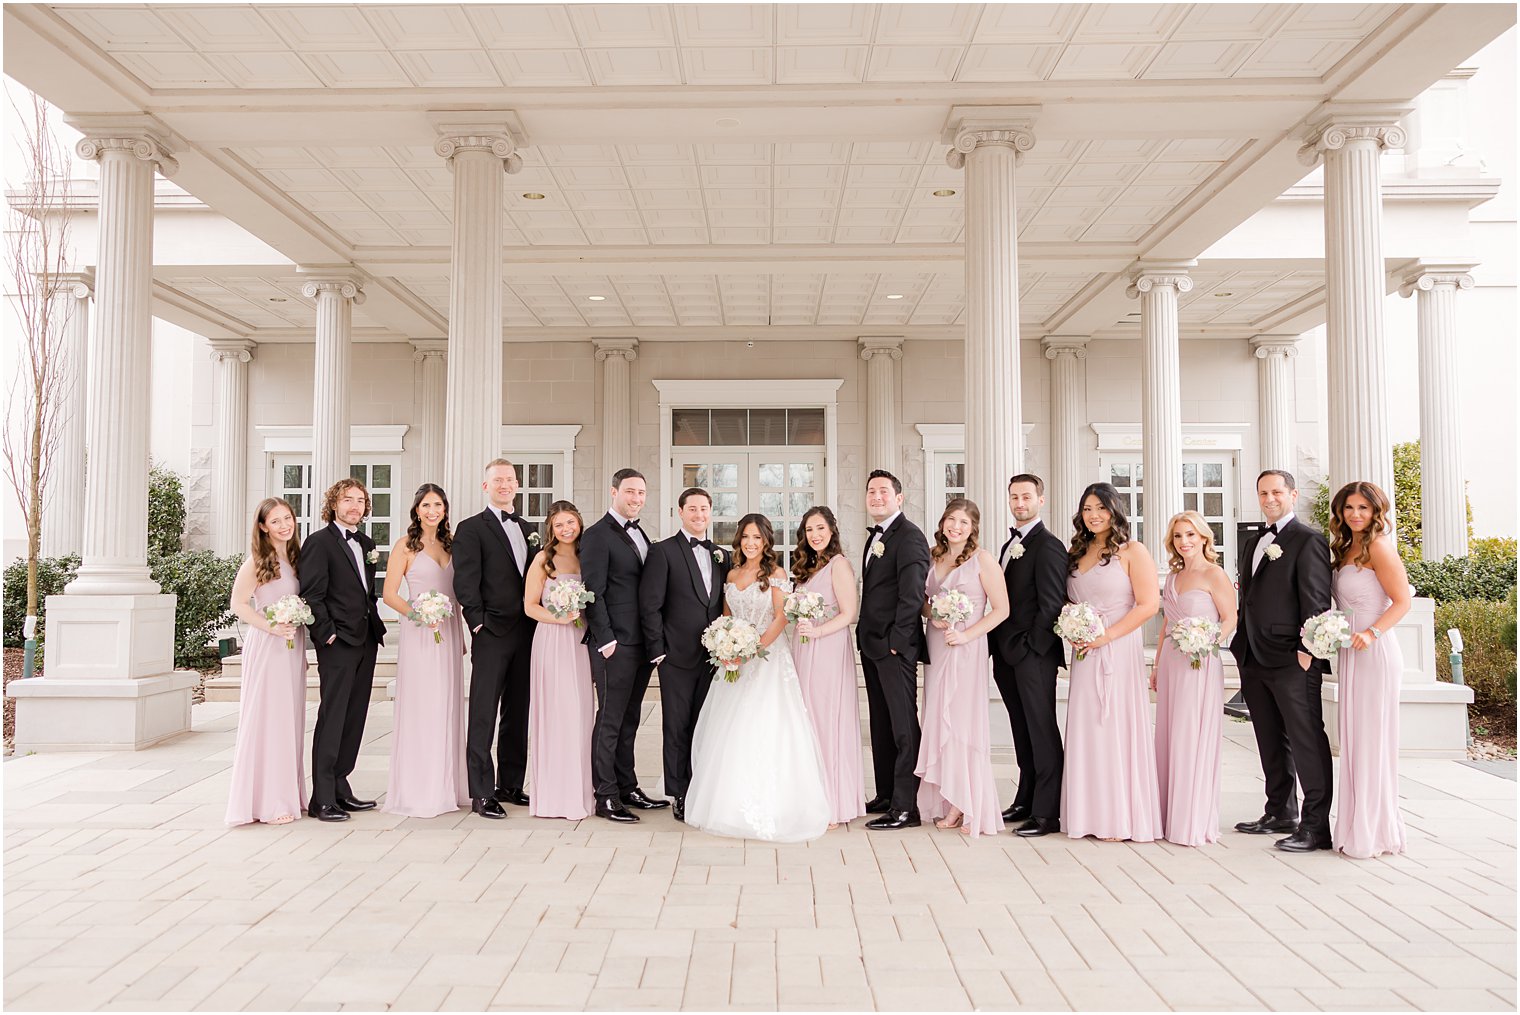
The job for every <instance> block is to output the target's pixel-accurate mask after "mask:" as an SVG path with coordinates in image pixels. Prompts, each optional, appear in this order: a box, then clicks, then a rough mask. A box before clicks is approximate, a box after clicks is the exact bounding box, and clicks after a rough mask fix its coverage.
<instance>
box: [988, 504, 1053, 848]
mask: <svg viewBox="0 0 1520 1015" xmlns="http://www.w3.org/2000/svg"><path fill="white" fill-rule="evenodd" d="M1012 542H1013V539H1012V538H1009V539H1008V540H1007V541H1006V542H1004V543H1003V545H1002V547H1001V548H999V550H998V559H999V560H1002V559H1003V554H1004V553H1005V552H1007V550H1008V547H1009V544H1011V543H1012ZM1021 545H1022V546H1023V548H1024V549H1023V552H1022V554H1021V555H1020V556H1019V557H1018V559H1017V560H1010V561H1009V562H1008V566H1007V567H1006V568H1004V569H1003V581H1004V583H1005V584H1006V585H1007V587H1008V606H1009V612H1008V619H1007V620H1005V621H1003V622H1002V623H1001V624H999V625H998V626H997V627H995V628H993V629H992V636H991V639H990V641H991V642H992V677H993V679H994V680H995V681H997V687H998V693H999V694H1000V695H1002V697H1003V704H1004V706H1006V707H1007V709H1008V722H1009V725H1010V726H1012V728H1013V751H1014V755H1015V756H1016V757H1017V758H1018V763H1019V786H1018V792H1017V794H1016V795H1015V796H1014V798H1013V803H1014V806H1015V807H1022V808H1026V809H1027V810H1028V811H1029V814H1030V816H1031V817H1036V818H1048V819H1050V820H1052V821H1059V820H1060V818H1061V770H1062V767H1063V765H1064V764H1065V754H1064V752H1063V751H1062V749H1061V729H1060V726H1059V725H1057V723H1056V672H1057V671H1058V670H1059V669H1060V668H1061V663H1062V662H1063V661H1064V655H1065V654H1064V652H1063V650H1062V647H1061V639H1060V638H1059V637H1057V636H1056V633H1055V623H1056V617H1058V616H1060V613H1061V607H1063V606H1065V605H1066V546H1065V544H1064V543H1062V542H1061V540H1060V539H1059V538H1057V537H1056V535H1055V533H1053V532H1051V531H1050V530H1049V529H1048V528H1046V527H1045V523H1044V522H1042V521H1036V522H1034V523H1033V525H1032V526H1031V527H1030V529H1029V533H1028V535H1026V536H1025V537H1024V538H1023V540H1022V541H1021Z"/></svg>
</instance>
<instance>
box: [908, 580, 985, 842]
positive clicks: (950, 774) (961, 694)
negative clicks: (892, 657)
mask: <svg viewBox="0 0 1520 1015" xmlns="http://www.w3.org/2000/svg"><path fill="white" fill-rule="evenodd" d="M952 590H954V591H959V592H964V593H965V594H966V597H967V598H968V599H970V600H971V619H970V620H967V621H965V622H963V623H961V624H960V625H959V626H960V627H961V628H963V629H964V628H966V627H968V626H970V625H971V624H974V623H976V622H977V621H978V620H980V619H981V617H982V615H983V614H984V613H986V611H987V593H986V591H985V590H984V589H983V588H982V579H981V557H980V555H975V554H974V555H972V557H971V559H970V560H968V561H966V562H965V563H964V564H961V565H960V566H959V567H956V568H955V569H953V570H952V571H951V572H950V573H949V574H947V575H945V580H944V581H943V582H941V581H940V580H939V579H938V578H937V577H936V576H935V574H934V569H933V567H930V569H929V578H928V581H927V582H926V591H927V592H928V594H929V596H930V597H931V598H932V597H934V596H937V595H939V594H940V593H941V592H947V591H952ZM991 659H992V657H991V655H990V653H989V650H988V648H987V636H986V635H982V636H980V637H978V638H975V639H973V640H972V641H969V642H967V643H966V644H964V645H955V646H950V645H946V644H945V632H944V631H941V630H940V629H939V628H937V627H935V626H934V625H933V624H930V625H929V662H928V663H926V664H925V665H924V712H923V716H924V720H923V721H924V725H923V735H922V737H921V739H920V740H919V745H918V767H917V768H916V769H915V770H914V774H915V775H917V776H918V777H919V785H918V811H919V814H920V815H921V816H922V817H923V818H924V819H925V820H929V819H938V818H942V817H945V816H946V815H947V814H949V813H950V808H952V807H954V808H955V809H956V810H958V811H960V812H961V813H962V814H963V815H965V817H964V818H962V821H961V823H962V826H963V827H964V828H965V829H966V831H967V833H968V834H969V835H971V837H972V838H975V837H976V836H978V835H996V834H997V833H998V832H1001V831H1002V830H1003V814H1002V811H1003V807H1002V804H1000V803H999V802H998V793H997V785H996V784H995V783H994V782H993V778H992V742H991V732H990V727H989V726H988V720H987V677H988V674H989V673H991V668H992V662H991Z"/></svg>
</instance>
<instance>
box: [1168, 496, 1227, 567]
mask: <svg viewBox="0 0 1520 1015" xmlns="http://www.w3.org/2000/svg"><path fill="white" fill-rule="evenodd" d="M1178 522H1187V523H1188V524H1189V525H1191V526H1192V527H1193V531H1195V532H1197V533H1198V538H1199V539H1201V540H1202V541H1203V546H1202V548H1201V551H1202V553H1203V559H1204V560H1206V561H1208V562H1209V563H1210V564H1217V563H1219V551H1218V550H1216V549H1214V530H1213V529H1211V528H1209V523H1208V522H1206V521H1204V520H1203V515H1201V514H1199V513H1198V512H1197V511H1179V512H1177V513H1176V514H1174V515H1172V520H1171V521H1169V522H1167V523H1166V557H1167V566H1168V567H1169V568H1170V569H1171V570H1172V571H1173V572H1177V571H1181V570H1182V568H1183V566H1184V565H1185V564H1186V563H1187V562H1186V561H1184V560H1183V559H1182V554H1180V553H1178V552H1177V543H1176V532H1177V523H1178Z"/></svg>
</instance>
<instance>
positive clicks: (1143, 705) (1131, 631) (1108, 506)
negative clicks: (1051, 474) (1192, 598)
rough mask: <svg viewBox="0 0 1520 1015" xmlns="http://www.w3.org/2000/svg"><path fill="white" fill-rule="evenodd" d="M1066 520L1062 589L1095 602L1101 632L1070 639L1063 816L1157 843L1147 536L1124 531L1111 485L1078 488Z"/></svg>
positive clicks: (1152, 581) (1069, 822) (1076, 835)
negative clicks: (1081, 640) (1144, 638)
mask: <svg viewBox="0 0 1520 1015" xmlns="http://www.w3.org/2000/svg"><path fill="white" fill-rule="evenodd" d="M1072 525H1073V527H1074V528H1075V529H1076V532H1075V534H1074V535H1073V536H1072V539H1071V549H1070V550H1069V551H1068V552H1067V562H1066V568H1067V579H1066V597H1067V598H1068V599H1070V600H1071V601H1072V602H1074V603H1080V602H1086V603H1089V604H1091V605H1092V607H1093V608H1094V609H1095V610H1097V611H1098V613H1099V615H1101V616H1102V618H1103V623H1104V626H1105V630H1104V632H1103V634H1102V635H1100V636H1099V637H1098V638H1097V639H1096V640H1094V641H1092V642H1091V643H1088V644H1082V645H1073V646H1072V648H1073V649H1074V650H1076V652H1075V653H1074V655H1073V661H1072V664H1071V669H1070V680H1071V691H1070V694H1069V697H1068V698H1067V704H1066V774H1065V778H1064V779H1063V781H1062V783H1061V822H1062V824H1064V825H1065V826H1066V834H1067V835H1068V836H1069V837H1071V838H1073V839H1080V838H1083V837H1084V836H1088V835H1096V836H1098V837H1099V838H1101V839H1103V840H1105V841H1108V842H1118V841H1120V840H1122V839H1129V840H1131V841H1134V842H1153V841H1155V840H1156V839H1159V838H1161V801H1160V798H1159V794H1158V791H1157V784H1156V750H1155V745H1154V744H1153V742H1152V740H1151V724H1150V715H1149V711H1150V709H1149V706H1150V701H1149V698H1150V696H1149V695H1148V694H1147V693H1146V688H1145V648H1144V645H1143V644H1142V642H1141V633H1140V628H1141V627H1142V626H1143V625H1144V624H1145V622H1146V621H1147V620H1149V619H1150V618H1151V617H1153V616H1155V614H1156V608H1157V605H1158V601H1159V598H1160V597H1159V594H1158V592H1157V589H1156V565H1155V562H1154V561H1153V560H1152V558H1151V555H1150V553H1149V552H1148V551H1147V550H1146V549H1145V544H1143V543H1141V542H1139V541H1136V540H1132V539H1130V537H1129V520H1128V519H1126V518H1125V517H1124V508H1123V506H1122V505H1121V504H1120V502H1119V494H1118V491H1116V490H1115V489H1114V488H1113V487H1112V486H1110V485H1108V484H1107V483H1094V484H1092V485H1091V486H1089V487H1088V488H1087V489H1086V490H1084V491H1082V500H1081V507H1080V509H1079V510H1078V511H1077V514H1076V515H1075V516H1074V517H1073V518H1072ZM1076 653H1082V654H1085V656H1086V658H1084V659H1076V658H1075V654H1076Z"/></svg>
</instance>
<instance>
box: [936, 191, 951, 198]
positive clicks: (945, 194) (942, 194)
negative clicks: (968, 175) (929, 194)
mask: <svg viewBox="0 0 1520 1015" xmlns="http://www.w3.org/2000/svg"><path fill="white" fill-rule="evenodd" d="M934 196H935V197H954V196H955V191H953V190H936V191H935V192H934Z"/></svg>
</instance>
